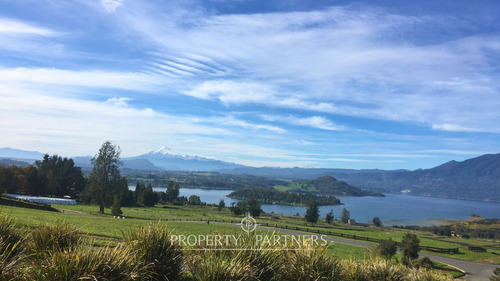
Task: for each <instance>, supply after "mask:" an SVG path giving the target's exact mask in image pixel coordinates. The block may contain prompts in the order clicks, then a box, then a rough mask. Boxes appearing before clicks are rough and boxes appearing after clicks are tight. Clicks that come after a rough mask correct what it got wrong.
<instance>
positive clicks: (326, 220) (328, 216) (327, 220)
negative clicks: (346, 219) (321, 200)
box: [325, 211, 333, 224]
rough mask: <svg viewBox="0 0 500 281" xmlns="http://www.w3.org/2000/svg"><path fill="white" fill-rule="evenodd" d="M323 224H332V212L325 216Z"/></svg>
mask: <svg viewBox="0 0 500 281" xmlns="http://www.w3.org/2000/svg"><path fill="white" fill-rule="evenodd" d="M325 222H326V223H327V224H331V223H332V222H333V211H330V212H329V213H328V214H326V217H325Z"/></svg>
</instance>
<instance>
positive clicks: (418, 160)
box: [0, 0, 500, 169]
mask: <svg viewBox="0 0 500 281" xmlns="http://www.w3.org/2000/svg"><path fill="white" fill-rule="evenodd" d="M499 78H500V3H498V1H398V0H394V1H366V2H352V1H324V0H321V1H320V0H318V1H310V0H287V1H284V0H281V1H277V0H265V1H260V0H259V1H250V0H248V1H247V0H206V1H201V0H200V1H198V0H179V1H178V0H171V1H154V0H153V1H139V0H65V1H60V0H16V1H10V0H0V147H11V148H17V149H22V150H30V151H40V152H42V153H49V154H59V155H63V156H82V155H95V154H96V153H97V152H98V149H99V147H100V146H101V144H102V143H103V142H104V141H106V140H110V141H112V142H113V143H114V144H116V145H118V146H120V148H121V150H122V156H123V157H127V156H136V155H140V154H143V153H147V152H149V151H152V150H156V149H158V148H159V147H161V146H166V147H168V148H170V149H171V150H172V151H174V152H175V153H178V154H181V155H197V156H202V157H208V158H214V159H219V160H223V161H229V162H236V163H240V164H244V165H250V166H257V167H261V166H276V167H318V168H320V167H321V168H354V169H368V168H369V169H371V168H379V169H418V168H430V167H434V166H437V165H439V164H442V163H444V162H447V161H450V160H457V161H462V160H465V159H468V158H472V157H476V156H479V155H482V154H486V153H499V152H500V122H499V121H500V79H499Z"/></svg>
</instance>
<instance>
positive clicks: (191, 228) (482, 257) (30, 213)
mask: <svg viewBox="0 0 500 281" xmlns="http://www.w3.org/2000/svg"><path fill="white" fill-rule="evenodd" d="M58 208H59V209H62V210H63V211H64V210H66V212H68V211H72V212H80V213H83V214H86V215H91V214H92V216H76V215H72V214H65V213H56V212H48V211H38V210H31V209H25V208H15V207H8V206H3V207H2V209H1V210H0V212H1V213H3V214H5V213H10V214H11V216H12V217H13V218H15V219H16V221H17V222H18V223H19V224H21V225H26V226H33V225H39V224H45V223H52V222H56V221H58V220H64V221H66V222H68V223H69V224H72V225H74V226H76V227H78V229H79V230H80V231H82V232H85V233H89V234H91V235H95V236H105V237H109V238H112V239H119V238H121V237H123V233H124V232H127V231H130V230H133V229H135V228H137V227H139V226H145V225H148V224H150V223H152V222H153V221H156V220H161V221H163V223H165V224H167V225H168V227H169V228H171V229H174V231H175V232H176V233H190V232H193V233H194V234H198V233H204V234H207V233H212V232H220V231H225V230H227V229H232V228H237V227H235V226H229V225H226V226H224V225H219V224H215V223H210V224H207V223H205V222H206V221H208V222H210V221H212V222H213V221H214V220H218V221H228V222H229V221H233V222H239V221H240V220H241V218H242V216H235V215H233V214H232V213H231V212H230V211H229V210H228V209H227V208H224V209H223V210H222V211H218V210H217V208H216V207H212V206H170V205H169V206H156V207H150V208H144V207H122V210H123V213H124V216H125V217H126V219H116V218H113V216H112V215H111V210H110V209H106V210H105V215H104V216H103V215H97V210H98V209H99V208H98V207H97V206H95V205H61V206H58ZM173 219H175V220H184V221H190V220H192V221H203V222H204V223H199V222H198V223H186V222H175V221H172V220H173ZM257 220H258V223H259V224H266V223H267V224H268V225H269V226H274V225H276V224H277V225H278V227H280V228H282V227H285V226H287V227H289V228H290V227H295V226H298V227H301V228H305V227H307V228H310V229H311V230H312V231H311V232H313V231H314V230H317V229H321V230H326V231H332V232H340V233H344V234H351V235H359V236H365V237H370V238H377V239H389V238H392V239H393V240H395V241H401V239H402V237H403V235H404V233H406V231H405V230H401V229H393V228H390V227H383V228H375V227H359V226H347V225H344V224H341V223H339V222H336V223H335V224H333V225H328V224H326V223H325V222H324V220H320V221H319V222H318V223H317V224H316V225H315V226H311V225H308V224H306V222H305V221H304V219H303V218H301V217H295V216H279V215H271V214H263V215H262V216H261V217H259V218H258V219H257ZM414 233H416V234H417V235H418V237H419V239H420V244H421V245H424V246H431V247H440V248H456V247H459V246H460V245H457V244H455V243H453V242H457V243H460V242H463V239H459V238H446V239H444V238H443V237H440V236H436V235H433V234H430V233H427V232H414ZM374 244H376V243H374ZM352 247H354V246H347V245H341V244H338V245H336V251H337V255H338V256H340V257H350V256H352V257H356V258H363V257H364V255H365V253H364V249H362V248H359V247H355V248H352ZM357 248H359V249H357ZM329 251H331V250H329ZM491 251H492V250H490V249H489V250H488V252H486V253H481V252H473V251H469V250H467V249H466V247H463V246H462V247H461V248H460V253H459V254H439V253H433V254H439V255H442V256H448V257H452V258H457V259H462V260H467V261H482V262H487V263H500V256H498V255H495V254H493V253H492V252H491ZM431 253H432V252H431Z"/></svg>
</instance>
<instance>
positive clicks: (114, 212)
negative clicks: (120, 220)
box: [111, 196, 123, 216]
mask: <svg viewBox="0 0 500 281" xmlns="http://www.w3.org/2000/svg"><path fill="white" fill-rule="evenodd" d="M111 214H112V215H113V216H119V215H121V214H123V212H122V209H121V206H120V199H118V196H115V199H114V202H113V206H111Z"/></svg>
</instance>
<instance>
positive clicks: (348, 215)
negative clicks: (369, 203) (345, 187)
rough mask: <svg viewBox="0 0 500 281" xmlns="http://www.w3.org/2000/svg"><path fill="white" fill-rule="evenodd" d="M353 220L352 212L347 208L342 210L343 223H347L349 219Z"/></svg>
mask: <svg viewBox="0 0 500 281" xmlns="http://www.w3.org/2000/svg"><path fill="white" fill-rule="evenodd" d="M350 218H351V212H349V211H348V210H347V209H346V208H344V209H343V210H342V216H341V217H340V219H341V220H342V222H343V223H347V222H348V221H349V219H350Z"/></svg>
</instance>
